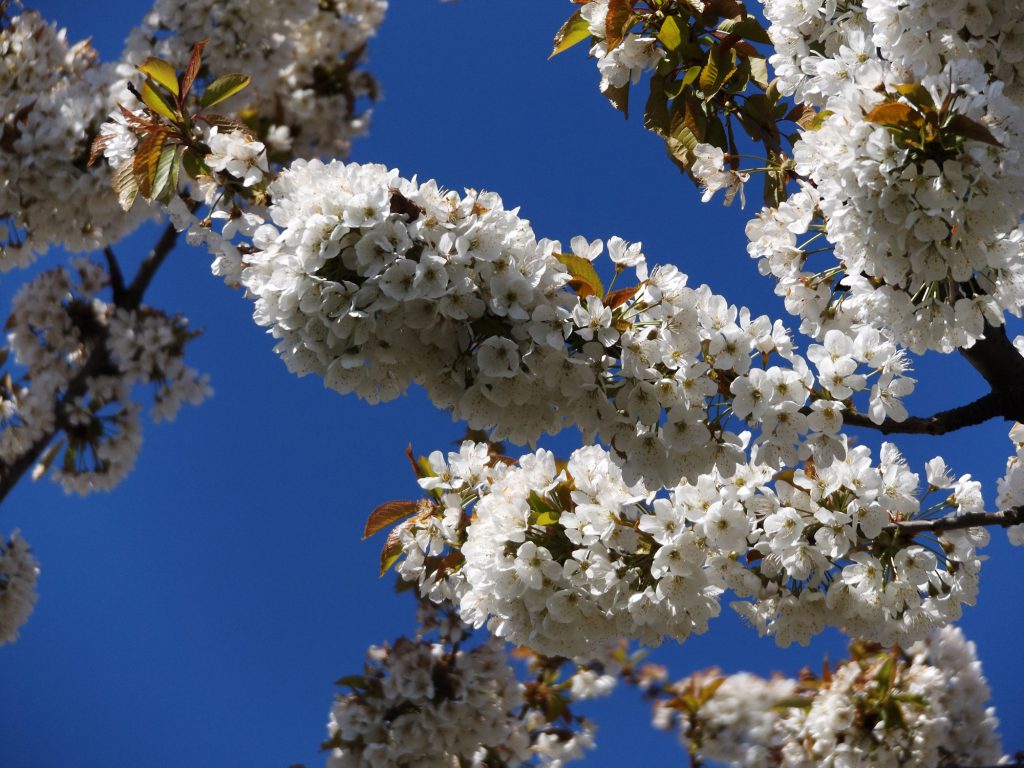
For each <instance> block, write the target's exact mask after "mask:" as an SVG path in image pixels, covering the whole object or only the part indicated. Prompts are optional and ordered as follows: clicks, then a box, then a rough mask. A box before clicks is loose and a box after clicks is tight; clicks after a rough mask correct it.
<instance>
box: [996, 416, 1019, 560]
mask: <svg viewBox="0 0 1024 768" xmlns="http://www.w3.org/2000/svg"><path fill="white" fill-rule="evenodd" d="M1010 440H1012V441H1013V444H1014V448H1015V452H1014V455H1013V456H1011V457H1010V458H1009V459H1007V460H1006V472H1005V473H1004V474H1003V476H1002V477H1001V478H999V481H998V484H997V486H996V490H997V495H996V506H997V507H999V509H1016V508H1017V507H1024V424H1019V423H1018V424H1014V425H1013V428H1012V429H1011V430H1010ZM1006 535H1007V536H1008V537H1009V539H1010V543H1011V544H1013V545H1015V546H1018V547H1024V523H1019V524H1018V525H1011V526H1010V527H1008V528H1007V529H1006Z"/></svg>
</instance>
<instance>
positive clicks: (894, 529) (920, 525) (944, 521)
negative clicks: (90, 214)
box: [882, 507, 1024, 537]
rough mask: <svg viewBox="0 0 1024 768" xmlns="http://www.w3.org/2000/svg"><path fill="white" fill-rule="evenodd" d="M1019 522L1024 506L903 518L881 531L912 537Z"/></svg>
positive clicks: (1003, 525)
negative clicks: (929, 518)
mask: <svg viewBox="0 0 1024 768" xmlns="http://www.w3.org/2000/svg"><path fill="white" fill-rule="evenodd" d="M1020 523H1024V507H1015V508H1013V509H1004V510H1002V511H1001V512H969V513H967V514H966V515H955V516H952V515H951V516H949V517H940V518H937V519H935V520H904V521H903V522H899V523H891V524H890V525H887V526H885V528H884V529H883V531H882V532H883V533H889V534H896V533H899V534H903V535H905V536H911V537H912V536H917V535H918V534H921V533H943V532H945V531H956V530H962V529H964V528H977V527H983V526H999V527H1001V528H1008V527H1009V526H1011V525H1019V524H1020Z"/></svg>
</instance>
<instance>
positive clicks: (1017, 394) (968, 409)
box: [805, 358, 1024, 435]
mask: <svg viewBox="0 0 1024 768" xmlns="http://www.w3.org/2000/svg"><path fill="white" fill-rule="evenodd" d="M1022 359H1024V358H1022ZM1021 381H1024V379H1021ZM805 410H807V412H808V413H810V410H809V409H805ZM1022 412H1024V387H1021V386H1020V384H1019V383H1015V384H1014V386H1012V387H1006V388H1002V389H998V390H993V391H992V392H989V393H988V394H987V395H984V396H982V397H979V398H978V399H977V400H975V401H974V402H972V403H967V404H966V405H961V406H958V407H956V408H950V409H949V410H948V411H940V412H939V413H936V414H934V415H932V416H924V417H918V416H911V417H910V418H907V419H904V420H903V421H895V420H894V419H886V420H885V421H883V422H882V423H881V424H876V423H875V422H873V421H871V419H869V418H868V417H867V416H866V415H864V414H862V413H844V414H843V423H844V424H849V425H851V426H854V427H865V428H867V429H874V430H877V431H879V432H881V433H882V434H883V435H892V434H904V435H945V434H946V433H948V432H955V431H956V430H958V429H963V428H964V427H973V426H975V425H977V424H982V423H984V422H986V421H988V420H990V419H995V418H1000V417H1002V418H1004V419H1010V420H1014V421H1016V420H1017V418H1016V415H1015V414H1018V413H1022Z"/></svg>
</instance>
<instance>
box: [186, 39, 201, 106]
mask: <svg viewBox="0 0 1024 768" xmlns="http://www.w3.org/2000/svg"><path fill="white" fill-rule="evenodd" d="M206 43H207V41H206V40H200V41H199V42H198V43H196V44H195V45H193V46H192V54H191V55H190V56H189V58H188V66H186V67H185V72H184V73H183V74H182V76H181V100H182V101H185V99H186V98H187V97H188V94H189V92H190V91H191V90H192V84H193V83H194V82H195V81H196V77H198V75H199V68H200V67H201V66H202V63H203V48H205V47H206Z"/></svg>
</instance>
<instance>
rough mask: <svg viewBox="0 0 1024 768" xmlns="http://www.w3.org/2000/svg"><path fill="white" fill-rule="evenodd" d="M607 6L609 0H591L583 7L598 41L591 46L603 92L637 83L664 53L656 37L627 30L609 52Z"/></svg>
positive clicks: (581, 10)
mask: <svg viewBox="0 0 1024 768" xmlns="http://www.w3.org/2000/svg"><path fill="white" fill-rule="evenodd" d="M608 5H609V0H591V2H588V3H585V4H584V5H583V7H582V8H581V9H580V12H581V14H582V16H583V18H584V19H586V21H587V24H588V26H589V28H590V34H591V36H592V37H593V38H594V41H595V42H594V45H593V46H592V47H591V49H590V55H591V56H593V57H594V58H596V59H597V69H598V72H600V73H601V90H602V91H605V90H607V89H609V88H621V87H623V86H625V85H629V84H630V83H633V84H636V83H638V82H639V81H640V78H641V77H642V76H643V73H644V72H645V71H646V70H648V69H653V68H654V67H656V66H657V65H658V62H659V61H661V60H662V59H663V58H664V56H665V53H664V51H663V50H662V49H661V48H660V47H659V46H658V42H657V40H656V39H655V38H653V37H645V36H642V35H637V34H635V33H633V32H629V33H627V34H626V36H625V37H624V38H623V39H622V41H621V42H620V43H619V44H618V45H617V46H615V47H614V48H613V49H612V50H610V51H609V50H608V43H607V41H606V39H605V38H606V37H607V34H608V33H607V18H608Z"/></svg>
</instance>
